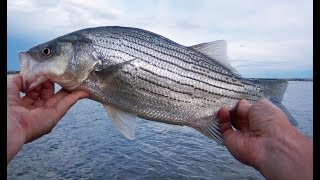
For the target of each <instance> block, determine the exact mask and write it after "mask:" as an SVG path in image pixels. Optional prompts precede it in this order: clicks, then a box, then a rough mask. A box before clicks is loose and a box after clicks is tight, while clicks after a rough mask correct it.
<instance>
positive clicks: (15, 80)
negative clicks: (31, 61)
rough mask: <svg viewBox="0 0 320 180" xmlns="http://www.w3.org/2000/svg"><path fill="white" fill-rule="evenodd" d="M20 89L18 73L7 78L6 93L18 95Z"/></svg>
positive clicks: (20, 82) (20, 81)
mask: <svg viewBox="0 0 320 180" xmlns="http://www.w3.org/2000/svg"><path fill="white" fill-rule="evenodd" d="M21 89H22V77H21V75H20V74H17V75H13V76H12V77H9V78H7V94H8V96H14V97H20V90H21Z"/></svg>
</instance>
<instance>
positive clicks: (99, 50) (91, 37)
mask: <svg viewBox="0 0 320 180" xmlns="http://www.w3.org/2000/svg"><path fill="white" fill-rule="evenodd" d="M226 52H227V45H226V42H225V41H223V40H218V41H213V42H208V43H202V44H198V45H194V46H190V47H187V46H183V45H180V44H178V43H176V42H173V41H171V40H169V39H167V38H165V37H163V36H160V35H158V34H155V33H152V32H149V31H146V30H142V29H138V28H130V27H118V26H106V27H95V28H87V29H82V30H79V31H75V32H72V33H69V34H67V35H64V36H61V37H58V38H55V39H53V40H51V41H48V42H45V43H42V44H40V45H37V46H35V47H33V48H31V49H29V50H28V51H26V52H20V53H19V59H20V64H21V75H22V77H23V79H24V85H23V88H24V91H26V92H27V91H30V90H32V89H33V88H35V87H36V86H37V85H38V84H40V83H42V82H44V81H46V80H47V79H50V80H51V81H53V82H56V83H58V84H59V85H60V86H62V87H63V88H65V89H67V90H70V91H77V90H79V89H82V90H85V91H87V92H88V93H89V94H90V99H93V100H95V101H98V102H100V103H102V104H103V105H104V107H105V109H106V111H107V113H108V115H109V117H110V118H111V119H112V121H113V122H114V125H115V126H116V127H117V128H118V130H119V131H120V132H121V133H122V134H123V135H124V136H125V137H127V138H129V139H133V138H134V129H135V126H136V119H137V117H140V118H144V119H147V120H151V121H158V122H163V123H168V124H174V125H182V126H190V127H192V128H194V129H196V130H198V131H199V132H201V133H202V134H204V135H205V136H207V137H209V138H211V139H214V140H216V142H218V143H219V144H223V139H222V135H221V132H220V127H219V123H218V119H217V113H218V111H219V109H220V108H221V107H222V106H227V107H229V108H230V109H232V108H234V107H235V106H236V105H237V102H238V101H239V100H240V99H247V100H248V101H250V102H251V103H254V102H256V101H258V100H260V99H262V98H269V99H271V100H272V101H273V102H275V103H276V105H278V106H279V107H280V108H281V109H283V110H284V111H285V112H286V114H287V115H288V117H289V118H290V119H293V118H292V116H291V115H290V113H289V112H288V111H287V110H286V108H285V107H284V106H283V105H282V104H281V100H282V96H283V93H284V92H285V90H286V87H287V82H286V81H258V80H256V81H254V80H250V79H245V78H243V77H241V76H240V74H239V73H238V72H237V71H236V70H235V69H234V68H233V67H232V66H231V64H230V63H229V61H228V60H227V53H226ZM292 122H294V121H292Z"/></svg>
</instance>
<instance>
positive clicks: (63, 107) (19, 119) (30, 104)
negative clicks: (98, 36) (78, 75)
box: [7, 75, 89, 164]
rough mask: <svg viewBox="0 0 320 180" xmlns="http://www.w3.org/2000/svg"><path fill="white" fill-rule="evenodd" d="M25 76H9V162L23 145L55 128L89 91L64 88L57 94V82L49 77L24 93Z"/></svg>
mask: <svg viewBox="0 0 320 180" xmlns="http://www.w3.org/2000/svg"><path fill="white" fill-rule="evenodd" d="M21 89H22V77H21V76H20V75H15V76H13V77H12V78H7V164H9V162H10V161H11V160H12V159H13V157H14V156H15V155H16V154H17V152H18V151H19V150H20V149H21V147H22V145H23V144H25V143H28V142H31V141H33V140H35V139H37V138H39V137H41V136H43V135H45V134H48V133H50V132H51V130H52V129H53V128H54V127H55V126H56V124H57V123H58V122H59V120H60V119H61V118H62V117H63V116H64V115H65V114H66V112H67V111H68V110H69V109H70V108H71V106H72V105H74V104H75V103H76V102H77V101H78V100H79V99H81V98H84V97H88V96H89V95H88V93H87V92H85V91H77V92H73V93H70V92H69V91H67V90H65V89H61V90H60V91H59V92H58V93H56V94H54V83H52V82H51V81H46V82H44V83H43V84H41V85H39V86H38V87H36V88H35V89H33V90H32V91H30V92H28V93H26V95H25V96H23V97H21V96H20V91H21Z"/></svg>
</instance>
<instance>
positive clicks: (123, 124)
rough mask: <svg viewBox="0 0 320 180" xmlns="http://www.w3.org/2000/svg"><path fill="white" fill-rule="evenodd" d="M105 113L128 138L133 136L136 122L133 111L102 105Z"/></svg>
mask: <svg viewBox="0 0 320 180" xmlns="http://www.w3.org/2000/svg"><path fill="white" fill-rule="evenodd" d="M103 106H104V108H105V109H106V110H107V113H108V115H109V117H110V118H111V120H112V121H113V123H114V125H115V126H116V127H117V129H118V130H119V131H120V132H121V133H122V134H123V135H124V136H125V137H126V138H128V139H130V140H132V139H133V138H134V130H135V128H136V124H137V115H136V114H134V113H129V112H125V111H123V110H120V109H118V108H115V107H112V106H109V105H105V104H104V105H103Z"/></svg>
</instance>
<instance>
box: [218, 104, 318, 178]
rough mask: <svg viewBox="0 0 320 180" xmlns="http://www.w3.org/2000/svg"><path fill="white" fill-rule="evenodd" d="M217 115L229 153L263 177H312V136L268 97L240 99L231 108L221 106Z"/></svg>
mask: <svg viewBox="0 0 320 180" xmlns="http://www.w3.org/2000/svg"><path fill="white" fill-rule="evenodd" d="M219 119H220V125H221V131H222V134H223V138H224V142H225V145H226V147H227V148H228V150H229V151H230V153H231V154H232V155H233V156H234V157H235V158H236V159H237V160H239V161H240V162H242V163H244V164H247V165H250V166H253V167H255V168H256V169H257V170H258V171H260V172H261V173H262V174H263V175H264V176H265V177H266V178H267V179H312V178H313V177H312V175H313V174H312V173H313V141H312V139H311V138H308V137H306V136H304V135H302V134H301V133H300V132H299V131H298V130H297V129H295V128H294V127H293V126H292V125H291V124H290V123H289V121H288V119H287V117H286V115H285V114H284V113H283V112H282V111H281V110H280V109H279V108H278V107H276V106H275V105H273V104H272V103H271V102H270V101H268V100H266V99H263V100H260V101H258V102H257V103H256V104H254V105H250V104H249V102H248V101H246V100H241V101H239V103H238V105H237V107H236V108H235V110H233V111H229V110H228V109H226V108H222V109H221V110H220V113H219ZM231 124H232V125H233V126H234V127H235V128H236V129H237V130H233V129H232V127H231Z"/></svg>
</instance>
